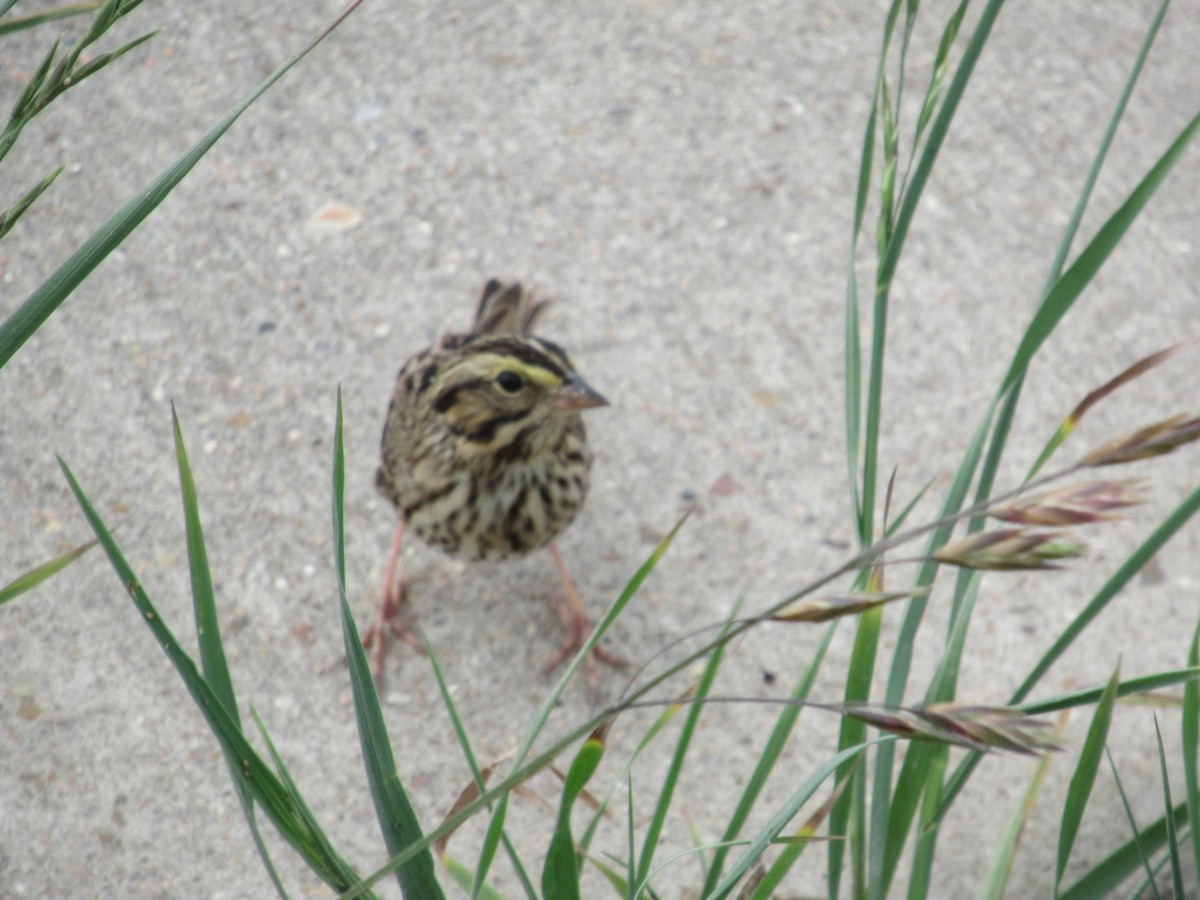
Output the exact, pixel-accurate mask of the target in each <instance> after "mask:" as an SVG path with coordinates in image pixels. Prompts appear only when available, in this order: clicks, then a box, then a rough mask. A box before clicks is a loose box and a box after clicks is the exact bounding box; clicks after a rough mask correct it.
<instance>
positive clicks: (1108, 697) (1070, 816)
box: [1054, 668, 1121, 895]
mask: <svg viewBox="0 0 1200 900" xmlns="http://www.w3.org/2000/svg"><path fill="white" fill-rule="evenodd" d="M1120 675H1121V670H1120V669H1119V668H1118V669H1117V670H1116V671H1115V672H1113V674H1112V678H1110V679H1109V681H1108V686H1107V687H1106V688H1105V689H1104V694H1103V695H1102V696H1101V698H1100V702H1099V704H1097V706H1096V712H1095V714H1094V715H1093V716H1092V724H1091V726H1090V727H1089V728H1088V733H1087V738H1086V739H1085V740H1084V742H1083V747H1081V748H1080V750H1079V763H1078V764H1077V765H1076V767H1075V772H1074V774H1073V775H1072V776H1071V783H1070V784H1069V785H1068V787H1067V799H1066V802H1065V803H1064V804H1063V813H1062V823H1061V825H1060V826H1059V832H1058V858H1057V862H1056V864H1055V869H1054V893H1055V895H1057V894H1058V889H1059V885H1060V884H1062V877H1063V873H1064V872H1065V871H1066V870H1067V861H1068V860H1069V859H1070V858H1071V850H1072V849H1073V848H1074V846H1075V836H1076V835H1077V834H1078V833H1079V823H1080V822H1082V821H1083V813H1084V811H1085V810H1086V809H1087V802H1088V798H1089V797H1090V796H1091V793H1092V787H1093V785H1095V783H1096V773H1097V772H1098V771H1099V769H1100V760H1101V758H1102V757H1103V755H1104V742H1105V740H1107V738H1108V728H1109V725H1110V724H1111V723H1112V711H1113V704H1114V703H1115V702H1116V700H1117V685H1118V684H1119V683H1120V680H1121V679H1120Z"/></svg>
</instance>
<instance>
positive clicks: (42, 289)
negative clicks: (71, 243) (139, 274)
mask: <svg viewBox="0 0 1200 900" xmlns="http://www.w3.org/2000/svg"><path fill="white" fill-rule="evenodd" d="M361 2H362V0H354V2H352V3H351V4H350V5H349V6H348V7H347V8H346V9H345V10H343V11H342V13H341V14H339V15H338V17H337V18H336V19H334V21H333V23H332V24H331V25H330V26H329V27H328V28H326V29H325V30H324V31H323V32H322V33H321V34H319V35H318V36H317V37H316V38H314V39H313V41H312V42H311V43H309V45H308V46H307V47H305V48H304V49H303V50H301V51H300V52H299V53H297V54H296V55H295V56H293V57H292V58H291V59H289V60H288V61H287V62H285V63H284V64H283V65H281V66H280V67H279V68H277V69H276V70H275V71H274V72H272V73H271V74H270V75H269V76H267V78H266V80H265V81H263V82H262V83H261V84H259V85H258V87H256V88H255V89H254V90H253V91H251V92H250V93H249V94H248V95H247V96H246V98H245V99H243V100H242V101H241V102H240V103H238V104H237V105H236V106H235V107H234V108H233V109H232V110H230V111H229V112H228V113H227V114H226V115H225V116H224V117H223V118H222V119H221V120H220V121H218V122H217V124H216V125H214V126H213V127H212V128H211V129H210V130H209V132H208V133H207V134H206V135H204V137H202V138H201V139H200V140H199V141H198V142H196V143H195V144H194V145H193V146H192V147H191V148H190V149H189V150H188V151H187V152H186V153H184V154H183V155H182V156H181V157H179V159H177V160H176V161H175V162H174V163H172V164H171V165H170V166H168V167H167V168H166V169H165V170H164V171H163V172H162V173H161V174H160V175H159V176H158V177H157V178H155V179H154V180H153V181H151V182H150V183H149V184H147V185H146V186H145V187H144V188H142V190H140V191H138V193H137V194H136V195H134V197H133V198H132V199H130V200H129V201H128V202H126V203H125V204H124V205H123V206H122V207H121V208H120V209H118V210H117V211H116V212H115V213H113V214H112V215H111V216H110V217H109V218H108V219H107V220H106V221H105V222H104V224H103V225H101V226H100V227H99V228H98V229H96V231H94V232H93V233H92V234H91V236H90V237H88V239H87V240H85V241H84V242H83V244H82V245H81V246H80V247H79V249H78V250H76V251H75V252H74V253H72V254H71V255H70V256H69V257H68V258H67V260H66V261H65V262H64V263H63V264H62V265H60V266H59V267H58V269H56V270H55V271H54V273H53V274H52V275H51V276H50V277H49V278H47V279H46V280H45V281H44V282H42V284H41V285H39V286H38V287H37V288H36V289H35V290H34V291H33V293H32V294H30V295H29V296H28V297H27V298H26V299H25V301H24V302H23V303H22V304H21V305H20V306H18V307H17V309H16V310H14V311H13V313H12V314H11V315H10V316H9V317H8V318H7V319H6V320H5V321H4V323H3V324H0V369H2V368H3V367H4V366H5V364H7V363H8V361H9V360H10V359H11V358H12V357H13V355H14V354H15V353H16V352H17V351H18V350H19V349H20V348H21V346H22V345H23V344H24V343H25V342H26V341H27V340H29V338H30V336H31V335H32V334H33V333H34V332H35V331H37V329H38V328H40V327H41V325H42V323H43V322H45V321H46V319H48V318H49V317H50V315H51V314H52V313H53V312H54V310H56V309H57V308H58V307H59V306H60V305H61V304H62V302H63V301H64V300H66V299H67V297H69V296H70V295H71V293H72V292H73V291H74V290H75V289H76V288H77V287H79V285H80V284H82V283H83V280H84V279H85V278H87V277H88V275H90V274H91V273H92V271H93V270H94V269H95V268H96V266H98V265H100V263H101V262H102V261H103V260H104V259H105V258H106V257H107V256H108V255H109V254H110V253H112V251H113V250H115V249H116V248H117V247H119V246H120V245H121V243H122V242H123V241H124V240H125V238H127V237H129V235H130V234H132V233H133V231H134V229H135V228H137V227H138V226H139V225H140V224H141V223H142V222H143V221H145V219H146V217H147V216H149V215H150V213H152V212H153V211H154V210H155V209H157V208H158V206H159V204H161V203H162V201H163V200H164V199H166V197H167V195H168V194H169V193H171V191H172V190H174V189H175V187H176V185H178V184H179V183H180V182H181V181H183V179H184V177H185V176H187V174H188V173H189V172H190V171H191V170H192V168H193V167H194V166H195V165H196V163H197V162H199V161H200V158H201V157H202V156H204V154H205V153H207V152H208V151H209V150H210V149H211V148H212V146H213V145H214V144H216V142H217V141H218V140H220V139H221V137H222V136H223V135H224V134H225V132H227V131H228V130H229V128H230V127H231V126H232V125H233V123H234V122H236V121H237V120H238V118H239V117H240V116H241V115H242V113H244V112H245V111H246V110H247V109H249V108H250V105H251V104H253V103H254V102H255V101H256V100H257V99H258V98H259V97H261V96H262V95H263V94H264V93H266V92H267V90H269V89H270V88H271V87H272V86H273V85H274V84H275V83H276V82H277V81H279V79H280V78H282V77H283V76H284V75H286V74H287V73H288V72H289V71H290V70H291V68H292V67H293V66H295V65H296V63H298V62H300V60H302V59H303V58H304V57H305V56H307V55H308V53H309V52H310V51H311V50H312V49H313V48H314V47H316V46H317V44H319V43H320V42H321V41H322V40H324V39H325V37H326V36H327V35H329V34H330V32H332V31H333V29H335V28H336V27H337V26H338V25H340V24H341V22H342V21H343V20H344V19H345V18H346V16H348V15H349V14H350V13H351V12H352V11H353V10H354V9H355V8H356V7H357V6H358V4H359V3H361Z"/></svg>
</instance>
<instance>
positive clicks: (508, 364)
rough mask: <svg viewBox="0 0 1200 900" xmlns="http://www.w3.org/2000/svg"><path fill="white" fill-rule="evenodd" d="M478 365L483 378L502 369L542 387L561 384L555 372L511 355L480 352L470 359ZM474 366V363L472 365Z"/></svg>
mask: <svg viewBox="0 0 1200 900" xmlns="http://www.w3.org/2000/svg"><path fill="white" fill-rule="evenodd" d="M472 362H473V363H474V364H476V365H477V366H478V369H477V371H478V372H479V374H480V376H482V377H483V378H495V377H496V376H497V375H499V374H500V373H501V372H503V371H506V370H507V371H509V372H516V373H517V374H518V375H520V376H521V377H522V378H524V379H525V380H526V381H528V382H530V383H532V384H536V385H538V386H539V387H543V388H556V387H558V386H559V385H560V384H562V378H561V377H559V375H558V374H557V373H556V372H552V371H550V370H549V369H546V368H543V367H542V366H536V365H531V364H529V363H527V362H525V361H523V360H520V359H516V358H514V357H512V356H503V355H501V354H499V353H480V354H479V355H478V356H476V357H475V358H474V360H472ZM472 368H475V365H473V366H472Z"/></svg>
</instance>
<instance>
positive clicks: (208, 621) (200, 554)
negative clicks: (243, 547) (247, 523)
mask: <svg viewBox="0 0 1200 900" xmlns="http://www.w3.org/2000/svg"><path fill="white" fill-rule="evenodd" d="M171 427H172V429H173V431H174V434H175V463H176V466H177V467H178V469H179V493H180V498H181V502H182V504H183V524H184V531H185V533H186V535H187V554H188V572H189V574H190V576H191V582H192V606H193V608H194V610H195V614H196V636H197V638H198V642H199V645H200V665H201V669H202V671H203V672H204V678H205V680H206V681H207V682H208V685H209V687H211V688H212V690H213V693H214V694H216V695H217V697H218V698H219V699H220V701H221V704H222V705H223V706H224V707H225V711H226V712H227V713H229V717H230V718H231V719H233V721H234V722H236V723H237V724H238V725H239V726H240V725H241V717H240V716H239V715H238V707H237V698H236V697H235V696H234V691H233V679H232V678H231V677H230V675H229V664H228V661H227V660H226V659H225V648H224V646H223V644H222V642H221V624H220V621H219V620H218V618H217V605H216V600H215V597H214V595H213V584H212V572H211V571H210V569H209V565H208V551H207V550H206V549H205V546H204V532H203V529H202V528H201V525H200V504H199V502H198V501H197V499H196V482H195V480H194V479H193V477H192V468H191V465H190V464H189V463H188V457H187V448H186V447H185V446H184V443H183V432H182V430H181V429H180V427H179V417H178V415H176V412H175V404H171Z"/></svg>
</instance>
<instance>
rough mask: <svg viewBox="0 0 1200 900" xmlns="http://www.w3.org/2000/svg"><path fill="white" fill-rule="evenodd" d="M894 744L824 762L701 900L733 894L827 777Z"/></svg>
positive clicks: (719, 899) (838, 755) (856, 749)
mask: <svg viewBox="0 0 1200 900" xmlns="http://www.w3.org/2000/svg"><path fill="white" fill-rule="evenodd" d="M891 740H894V738H892V737H879V738H875V739H873V740H870V741H867V742H865V743H862V744H857V745H855V746H853V747H846V748H845V749H844V750H841V751H840V752H838V753H836V754H834V755H833V756H831V757H830V758H829V759H827V760H825V762H823V763H821V765H819V766H818V767H817V768H816V770H815V771H814V772H813V773H812V774H811V775H809V776H808V778H806V779H805V780H804V781H803V782H802V783H801V784H800V786H799V787H798V788H797V789H796V791H795V793H793V794H792V795H791V796H790V797H789V798H788V799H787V801H786V802H784V804H783V806H781V807H780V808H779V811H778V812H776V813H775V815H773V816H772V817H771V819H770V821H769V822H768V823H767V824H766V825H765V826H764V827H763V829H762V830H761V831H760V832H759V833H758V834H757V835H755V837H754V839H753V840H752V841H751V842H750V844H749V845H748V846H747V847H746V849H745V850H744V851H742V855H741V856H740V857H738V859H737V860H736V861H735V862H734V864H733V865H732V866H731V867H730V869H729V871H728V872H727V873H725V877H724V878H722V879H721V881H720V883H719V884H718V885H717V886H716V888H715V889H714V890H713V891H712V893H709V894H705V895H704V900H724V898H725V897H728V896H729V894H730V893H731V892H732V891H733V889H734V888H735V887H737V884H738V882H739V881H741V879H742V876H744V875H745V874H746V872H748V871H749V870H750V867H751V866H752V865H754V863H755V861H756V860H758V859H759V858H760V857H761V856H762V853H763V851H764V850H765V849H766V848H767V847H768V846H769V845H770V844H771V843H772V842H773V841H774V840H775V839H776V838H778V837H779V835H780V834H781V833H782V832H783V829H785V828H786V827H787V825H788V823H789V822H790V821H792V819H794V818H795V817H796V814H797V813H798V812H800V808H801V807H802V806H803V805H804V804H805V803H807V802H808V799H809V798H810V797H811V796H812V795H813V794H814V793H816V791H817V788H819V787H820V786H821V785H822V784H823V783H824V782H825V779H827V778H828V777H829V776H830V775H832V774H833V773H834V772H836V771H837V770H838V769H839V768H840V767H842V766H844V765H847V764H851V763H852V762H853V760H854V758H855V757H856V756H858V754H860V753H862V752H863V751H864V750H865V749H867V748H868V747H871V746H873V745H875V744H878V743H880V742H881V741H891Z"/></svg>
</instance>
